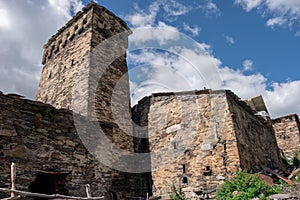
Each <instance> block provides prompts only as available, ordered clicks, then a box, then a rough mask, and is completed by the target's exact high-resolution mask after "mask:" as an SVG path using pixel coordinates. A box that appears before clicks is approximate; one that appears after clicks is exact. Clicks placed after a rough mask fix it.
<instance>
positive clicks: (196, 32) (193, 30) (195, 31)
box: [183, 23, 201, 36]
mask: <svg viewBox="0 0 300 200" xmlns="http://www.w3.org/2000/svg"><path fill="white" fill-rule="evenodd" d="M183 29H184V30H185V31H187V32H191V33H192V34H193V36H197V35H199V32H200V30H201V29H200V28H199V27H198V26H194V27H193V28H192V27H191V26H190V25H188V24H186V23H183Z"/></svg>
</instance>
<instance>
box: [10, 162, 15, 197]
mask: <svg viewBox="0 0 300 200" xmlns="http://www.w3.org/2000/svg"><path fill="white" fill-rule="evenodd" d="M10 174H11V189H12V190H16V185H15V183H16V174H17V173H16V165H15V163H11V167H10ZM10 196H11V197H15V193H14V192H11V193H10Z"/></svg>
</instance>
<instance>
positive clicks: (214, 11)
mask: <svg viewBox="0 0 300 200" xmlns="http://www.w3.org/2000/svg"><path fill="white" fill-rule="evenodd" d="M200 8H201V9H202V10H203V12H204V13H205V15H206V16H212V15H216V16H219V15H220V14H221V11H220V9H219V8H218V6H217V5H216V4H215V3H213V2H212V1H211V0H208V1H206V4H205V5H202V6H200Z"/></svg>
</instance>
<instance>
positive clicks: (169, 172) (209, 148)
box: [133, 90, 281, 194]
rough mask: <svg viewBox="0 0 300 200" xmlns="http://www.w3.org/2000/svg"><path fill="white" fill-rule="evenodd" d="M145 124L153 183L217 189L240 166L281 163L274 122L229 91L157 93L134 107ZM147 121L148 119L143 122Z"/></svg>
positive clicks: (159, 189)
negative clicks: (150, 153)
mask: <svg viewBox="0 0 300 200" xmlns="http://www.w3.org/2000/svg"><path fill="white" fill-rule="evenodd" d="M133 115H134V116H136V117H137V116H140V118H138V117H137V118H136V119H135V120H136V122H137V123H140V124H141V126H147V130H146V133H145V132H144V133H140V134H148V135H149V148H150V151H151V152H154V153H153V156H151V166H152V168H153V171H152V180H153V186H154V187H155V190H156V191H155V192H156V193H157V194H165V193H169V192H171V189H172V184H176V185H177V184H182V185H183V186H184V187H188V188H190V189H191V190H192V191H199V192H201V191H203V189H205V190H213V189H215V188H216V187H217V186H218V185H219V184H220V183H221V182H222V180H224V179H225V177H232V176H233V175H234V174H235V173H236V171H237V170H238V169H247V170H248V171H252V172H258V171H260V170H261V169H262V168H263V167H269V168H274V167H275V166H276V165H277V164H278V163H280V162H281V159H280V152H279V148H278V146H277V143H276V138H275V134H274V130H273V128H272V121H271V120H270V119H269V118H263V117H261V116H257V115H255V111H254V110H252V109H251V108H250V107H249V106H248V105H247V104H246V103H245V102H244V101H241V100H240V99H239V98H238V97H237V96H236V95H234V94H233V93H232V92H230V91H226V90H220V91H211V90H202V91H191V92H180V93H158V94H152V96H149V97H145V98H144V99H142V100H141V101H139V103H138V105H136V106H135V107H134V108H133ZM145 122H146V123H145Z"/></svg>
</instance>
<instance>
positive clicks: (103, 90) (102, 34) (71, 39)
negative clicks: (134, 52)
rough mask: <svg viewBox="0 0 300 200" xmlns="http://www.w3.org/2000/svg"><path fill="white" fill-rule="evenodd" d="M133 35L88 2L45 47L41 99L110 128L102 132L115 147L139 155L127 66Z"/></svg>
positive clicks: (115, 18)
mask: <svg viewBox="0 0 300 200" xmlns="http://www.w3.org/2000/svg"><path fill="white" fill-rule="evenodd" d="M130 33H131V32H130V30H129V28H128V27H127V25H126V23H125V22H124V21H123V20H121V19H120V18H119V17H117V16H115V15H114V14H113V13H111V12H110V11H108V10H107V9H106V8H104V7H102V6H99V5H98V4H96V3H94V2H91V3H90V4H88V5H87V6H86V7H85V8H84V9H83V12H79V13H77V14H76V16H75V17H73V19H71V20H70V21H69V22H68V23H67V24H66V25H65V26H64V27H63V28H61V29H60V30H59V31H58V33H57V34H55V35H54V36H52V38H51V39H50V40H49V41H48V43H47V44H46V45H45V46H44V57H43V64H44V68H43V72H42V75H41V80H40V84H39V88H38V92H37V96H36V100H37V101H41V102H43V103H47V104H50V105H52V106H54V107H56V108H58V109H59V108H64V109H69V110H72V111H74V112H75V113H79V114H81V115H83V116H86V117H89V118H91V120H93V121H99V122H101V124H105V125H104V126H101V128H102V130H104V131H106V135H109V137H110V138H111V140H112V141H113V143H114V144H116V145H117V147H118V148H120V149H126V150H128V151H131V152H133V141H132V139H133V138H132V127H131V113H130V92H129V81H128V74H127V71H128V70H127V64H126V49H127V46H128V44H127V43H128V38H127V37H128V35H129V34H130ZM107 125H108V126H110V127H115V129H116V130H115V132H112V131H111V130H110V129H109V128H107Z"/></svg>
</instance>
